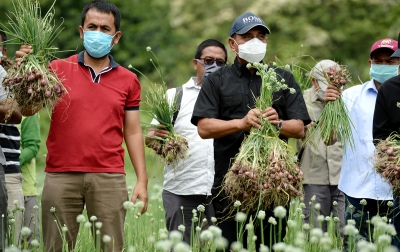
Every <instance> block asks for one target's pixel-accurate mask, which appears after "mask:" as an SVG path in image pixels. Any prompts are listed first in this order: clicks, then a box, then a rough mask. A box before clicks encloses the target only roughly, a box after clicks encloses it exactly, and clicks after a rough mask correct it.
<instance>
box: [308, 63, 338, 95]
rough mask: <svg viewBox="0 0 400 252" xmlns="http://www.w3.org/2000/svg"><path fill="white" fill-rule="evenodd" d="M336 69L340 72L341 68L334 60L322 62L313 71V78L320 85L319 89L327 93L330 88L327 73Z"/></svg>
mask: <svg viewBox="0 0 400 252" xmlns="http://www.w3.org/2000/svg"><path fill="white" fill-rule="evenodd" d="M332 68H333V69H334V70H335V71H337V70H340V66H339V64H338V63H336V62H335V61H333V60H321V61H320V62H318V63H317V64H316V65H315V66H314V68H313V69H312V70H311V76H312V77H314V78H315V79H316V80H317V81H318V84H319V87H320V88H321V89H322V90H323V91H325V90H326V88H327V87H328V81H327V80H326V73H325V71H328V70H331V69H332Z"/></svg>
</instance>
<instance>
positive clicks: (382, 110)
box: [372, 76, 400, 140]
mask: <svg viewBox="0 0 400 252" xmlns="http://www.w3.org/2000/svg"><path fill="white" fill-rule="evenodd" d="M399 102H400V77H399V76H396V77H393V78H391V79H389V80H387V81H386V82H385V83H383V84H382V85H381V87H380V88H379V92H378V96H377V98H376V103H375V111H374V120H373V124H372V125H373V126H372V127H373V129H372V132H373V138H374V139H375V140H379V139H381V140H384V139H386V138H387V137H388V136H389V135H390V134H391V133H392V132H400V116H399V113H400V106H399Z"/></svg>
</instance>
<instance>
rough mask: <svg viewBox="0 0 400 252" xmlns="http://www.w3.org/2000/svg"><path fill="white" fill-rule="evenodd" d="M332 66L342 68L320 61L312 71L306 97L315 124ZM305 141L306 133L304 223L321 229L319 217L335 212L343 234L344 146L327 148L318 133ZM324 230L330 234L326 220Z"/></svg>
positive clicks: (301, 148)
mask: <svg viewBox="0 0 400 252" xmlns="http://www.w3.org/2000/svg"><path fill="white" fill-rule="evenodd" d="M331 67H333V68H334V69H338V68H339V65H338V64H336V63H335V62H334V61H332V60H322V61H320V62H318V63H317V64H316V65H315V66H314V68H313V69H312V71H311V80H312V84H313V86H312V87H311V88H309V89H307V90H305V91H304V94H303V97H304V100H305V102H306V105H307V109H308V114H309V115H310V118H311V120H312V121H313V123H314V124H315V123H318V119H319V117H320V115H321V113H322V110H323V109H324V106H325V103H324V101H323V98H324V92H325V90H326V87H327V84H328V83H327V81H326V79H325V73H324V71H325V70H329V69H330V68H331ZM310 125H311V124H310ZM306 132H307V131H306ZM306 138H307V133H306V136H305V138H303V139H299V140H297V146H298V150H299V158H300V167H301V169H302V171H303V173H304V182H303V183H304V191H305V196H304V203H305V205H306V208H305V209H304V215H305V221H306V222H310V223H311V224H313V225H314V226H315V227H318V226H319V222H318V215H323V216H324V217H326V216H330V214H331V213H332V214H333V216H335V217H339V219H340V231H341V233H342V234H343V227H344V224H345V223H344V208H345V206H344V205H345V204H344V200H345V198H344V195H343V193H342V192H341V191H340V190H339V189H338V186H337V185H338V182H339V176H340V168H341V165H342V146H341V144H340V143H339V142H337V143H336V144H334V145H331V146H326V145H325V144H324V142H323V141H322V140H321V138H320V137H319V134H318V132H317V134H315V135H314V136H313V138H312V139H311V140H310V141H308V143H307V145H306V146H305V147H304V146H302V145H303V141H304V140H305V139H306ZM313 196H315V201H314V202H313V203H312V204H310V202H312V201H311V198H312V197H313ZM334 202H336V203H337V205H336V204H334ZM317 203H319V205H320V209H319V210H318V209H317V208H318V207H317V208H315V204H317ZM312 208H314V211H313V212H311V211H310V209H312ZM322 228H323V230H324V231H327V230H326V229H327V222H326V221H323V223H322Z"/></svg>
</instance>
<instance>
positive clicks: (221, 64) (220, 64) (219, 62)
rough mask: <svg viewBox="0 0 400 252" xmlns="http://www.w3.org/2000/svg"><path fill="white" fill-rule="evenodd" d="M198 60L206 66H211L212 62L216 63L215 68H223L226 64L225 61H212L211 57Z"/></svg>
mask: <svg viewBox="0 0 400 252" xmlns="http://www.w3.org/2000/svg"><path fill="white" fill-rule="evenodd" d="M200 59H201V60H202V61H203V62H204V64H206V65H212V64H214V62H216V63H217V66H225V64H226V62H225V60H222V59H214V58H211V57H205V58H200Z"/></svg>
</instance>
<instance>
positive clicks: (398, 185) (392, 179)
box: [374, 134, 400, 198]
mask: <svg viewBox="0 0 400 252" xmlns="http://www.w3.org/2000/svg"><path fill="white" fill-rule="evenodd" d="M374 167H375V169H376V171H377V172H378V173H379V174H381V175H382V177H384V178H385V179H386V180H387V181H388V182H389V183H390V184H391V185H392V188H393V195H394V197H396V198H399V197H400V135H399V134H392V135H390V136H389V137H388V138H387V139H386V140H382V141H380V142H379V144H378V145H377V146H376V150H375V163H374Z"/></svg>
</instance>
